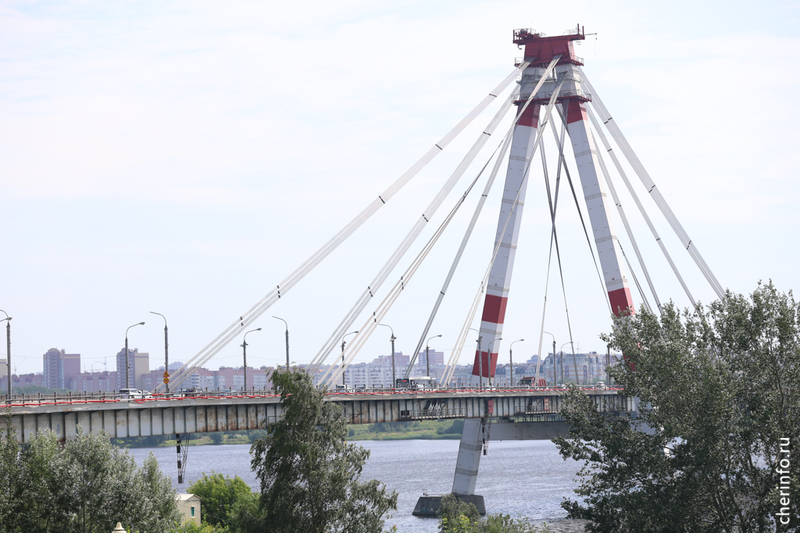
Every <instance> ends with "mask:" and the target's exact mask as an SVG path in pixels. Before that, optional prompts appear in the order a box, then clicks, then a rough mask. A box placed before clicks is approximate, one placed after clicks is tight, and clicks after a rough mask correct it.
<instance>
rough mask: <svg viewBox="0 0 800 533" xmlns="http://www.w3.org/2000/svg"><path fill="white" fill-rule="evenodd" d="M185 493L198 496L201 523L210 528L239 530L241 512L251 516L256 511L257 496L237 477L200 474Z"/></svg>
mask: <svg viewBox="0 0 800 533" xmlns="http://www.w3.org/2000/svg"><path fill="white" fill-rule="evenodd" d="M187 492H188V493H189V494H194V495H196V496H199V497H200V501H201V504H202V510H203V513H202V518H203V522H205V523H208V524H210V525H212V526H221V527H225V528H231V529H233V530H238V529H239V527H238V526H239V521H240V516H241V514H242V513H249V514H250V515H254V514H256V513H257V511H258V494H256V493H254V492H253V491H252V490H250V487H249V486H247V483H245V482H244V480H242V478H240V477H239V476H234V477H233V478H230V477H228V476H223V475H222V474H217V473H213V472H212V474H211V475H210V476H209V475H207V474H203V477H202V478H200V479H199V480H197V481H195V482H194V483H192V484H191V485H189V488H188V489H187Z"/></svg>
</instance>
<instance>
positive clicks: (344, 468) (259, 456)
mask: <svg viewBox="0 0 800 533" xmlns="http://www.w3.org/2000/svg"><path fill="white" fill-rule="evenodd" d="M272 382H273V384H274V388H275V391H276V393H277V394H279V395H280V397H281V401H282V403H283V408H284V418H283V419H282V420H280V421H278V422H276V423H275V424H273V425H271V426H270V428H269V429H270V433H269V435H268V436H267V437H265V438H263V439H259V440H257V441H256V442H255V443H253V445H252V447H251V450H250V453H251V455H252V461H251V466H252V468H253V470H254V471H255V473H256V476H257V477H258V479H259V481H260V482H261V512H262V515H261V517H260V518H259V520H258V524H257V525H256V528H257V530H259V531H270V532H274V533H282V532H287V533H294V532H297V531H303V532H304V533H315V532H317V533H323V532H346V533H367V532H378V531H381V529H382V527H383V516H384V515H385V514H386V513H388V512H389V511H391V510H394V509H396V508H397V494H396V493H387V491H386V488H385V487H384V486H382V485H381V484H380V483H379V482H378V481H375V480H371V481H366V482H361V481H359V477H360V475H361V470H362V467H363V466H364V463H365V462H366V460H367V458H368V457H369V451H368V450H366V449H364V448H362V447H360V446H356V445H352V444H348V443H347V442H345V439H346V437H347V425H346V422H345V419H344V416H343V415H342V408H341V407H340V406H338V405H337V404H335V403H334V402H326V401H324V393H323V392H322V391H318V390H316V389H315V388H314V386H313V385H312V382H311V377H310V376H309V375H308V374H307V373H305V372H302V371H298V370H282V369H278V370H276V371H275V372H274V373H273V374H272ZM256 528H254V529H256Z"/></svg>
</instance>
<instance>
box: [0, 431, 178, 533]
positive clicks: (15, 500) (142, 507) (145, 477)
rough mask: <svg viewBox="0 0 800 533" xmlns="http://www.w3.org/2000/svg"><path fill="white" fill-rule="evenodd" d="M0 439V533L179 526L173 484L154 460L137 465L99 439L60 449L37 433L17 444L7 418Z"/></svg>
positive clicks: (92, 437)
mask: <svg viewBox="0 0 800 533" xmlns="http://www.w3.org/2000/svg"><path fill="white" fill-rule="evenodd" d="M2 433H3V434H2V436H0V486H2V487H3V490H0V533H11V532H24V533H37V532H49V531H60V532H66V533H69V532H75V533H77V532H81V533H94V532H102V533H107V532H108V531H111V530H112V529H114V526H115V525H116V523H117V522H121V523H122V524H123V525H124V527H125V528H126V529H127V530H128V531H136V530H138V531H147V532H149V533H150V532H152V533H158V532H167V531H169V530H170V529H171V528H172V527H173V526H174V525H175V524H176V523H177V521H178V511H177V508H176V504H175V491H174V490H173V488H172V483H171V482H170V480H169V479H168V478H167V477H165V476H164V475H163V474H162V473H161V471H160V470H159V468H158V463H157V461H156V459H155V457H153V456H152V455H151V456H150V457H148V458H147V459H146V460H145V461H144V464H143V465H142V467H141V468H140V467H137V466H136V462H135V461H134V460H133V458H132V457H130V456H129V455H128V454H127V452H121V451H119V450H117V449H116V448H114V447H113V446H112V445H111V443H110V440H109V438H108V436H106V435H104V434H89V435H85V434H83V433H82V432H80V431H79V433H78V438H77V439H76V440H73V441H68V442H67V443H66V444H65V445H63V446H62V444H61V443H59V442H58V440H57V439H56V436H55V434H54V433H53V432H51V431H47V432H41V433H39V434H37V435H36V436H35V437H34V438H33V439H31V440H30V442H29V443H28V444H27V445H26V446H24V447H20V446H19V445H18V444H17V442H16V436H15V435H14V433H13V431H12V430H11V426H10V421H9V423H8V426H7V428H6V429H5V431H3V432H2Z"/></svg>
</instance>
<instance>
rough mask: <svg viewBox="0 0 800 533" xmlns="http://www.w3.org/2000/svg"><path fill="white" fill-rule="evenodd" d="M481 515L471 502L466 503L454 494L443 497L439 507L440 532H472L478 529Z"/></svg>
mask: <svg viewBox="0 0 800 533" xmlns="http://www.w3.org/2000/svg"><path fill="white" fill-rule="evenodd" d="M480 517H481V515H480V514H479V513H478V509H477V508H476V507H475V505H473V504H471V503H466V502H463V501H461V500H459V499H458V498H456V497H455V496H454V495H452V494H447V495H446V496H444V497H442V503H441V506H440V507H439V532H440V533H472V532H473V531H475V532H476V531H478V521H479V520H480Z"/></svg>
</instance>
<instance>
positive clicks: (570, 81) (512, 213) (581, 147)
mask: <svg viewBox="0 0 800 533" xmlns="http://www.w3.org/2000/svg"><path fill="white" fill-rule="evenodd" d="M584 38H585V36H584V34H583V32H582V31H580V29H579V30H578V31H577V32H575V33H570V34H567V35H559V36H556V37H545V36H543V35H542V34H539V33H535V32H533V31H532V30H526V29H522V30H516V31H515V32H514V43H515V44H517V45H520V46H524V48H525V61H530V65H529V66H528V67H527V68H526V69H525V70H524V71H523V74H522V79H521V80H520V82H519V83H520V84H521V85H522V87H521V91H520V103H519V105H521V104H522V103H523V102H524V101H525V100H527V98H528V96H529V95H530V92H531V87H532V86H533V84H534V83H535V82H536V81H538V80H539V79H540V78H541V76H542V74H543V72H544V67H546V66H547V65H548V64H549V63H550V62H551V61H552V60H553V58H554V57H556V56H559V55H560V58H559V60H558V63H557V65H556V68H555V75H554V76H553V77H552V79H548V80H546V81H545V83H544V84H543V85H542V87H541V89H540V90H539V92H538V93H537V94H535V95H534V97H533V100H534V104H532V105H530V106H529V107H528V109H526V110H525V112H524V113H523V114H522V115H521V116H520V118H519V119H518V120H517V123H516V125H515V127H514V137H513V143H512V146H511V151H510V157H509V162H508V170H507V173H506V182H505V188H504V191H503V203H502V208H501V211H500V217H499V220H498V225H497V234H496V238H495V248H496V249H499V252H498V254H497V257H496V259H495V261H494V264H493V265H492V270H491V274H490V277H489V284H488V286H487V290H486V297H485V300H484V305H483V313H482V316H481V329H480V335H481V342H480V345H481V348H480V350H479V351H476V354H475V361H474V363H473V369H472V375H473V376H481V377H486V378H493V377H494V374H495V368H496V366H497V354H498V352H499V350H500V345H499V344H500V342H499V341H500V338H501V336H502V330H503V322H504V320H505V311H506V306H507V304H508V296H509V292H510V287H511V275H512V273H513V268H514V257H515V253H516V247H517V239H518V236H519V227H520V222H521V219H522V212H523V206H524V200H525V189H526V186H527V174H528V170H529V168H530V160H531V157H532V155H533V148H534V145H535V140H536V135H537V133H538V125H539V124H538V119H539V110H540V105H541V103H543V102H546V101H547V100H548V99H549V98H550V97H551V96H552V95H553V91H554V90H556V86H557V84H560V86H561V90H560V92H559V95H558V101H559V103H560V105H561V106H562V109H563V111H564V115H565V116H566V119H567V131H568V132H569V136H570V139H571V142H572V148H573V152H574V154H575V160H576V164H577V167H578V173H579V175H580V180H581V185H582V187H583V195H584V200H585V201H586V207H587V210H588V213H589V220H590V224H591V227H592V233H593V236H594V241H595V246H596V247H597V251H598V256H599V259H600V266H601V268H602V270H603V278H604V281H605V284H606V290H607V291H608V298H609V301H610V303H611V308H612V310H613V312H614V313H615V314H617V315H619V314H621V313H623V312H628V311H631V312H632V310H633V299H632V297H631V291H630V288H629V286H628V282H627V279H626V278H625V275H624V272H623V269H622V263H623V260H622V252H621V250H620V247H619V243H618V241H617V236H616V234H615V233H614V229H613V225H612V223H611V220H610V219H609V217H608V210H609V208H610V207H613V206H611V205H610V200H609V198H608V195H607V192H606V190H605V185H604V184H603V182H602V181H601V180H599V179H598V168H599V166H600V163H599V159H598V155H597V150H596V146H595V144H594V140H593V138H592V135H591V133H590V130H589V127H590V126H589V120H588V117H587V114H586V108H585V105H586V102H588V101H590V100H591V97H590V95H589V94H587V93H586V92H585V91H584V90H583V87H582V85H581V81H582V78H581V73H580V70H579V69H578V67H579V66H580V65H581V64H582V60H581V59H580V58H579V57H577V56H576V55H575V51H574V47H573V41H575V40H582V39H584ZM526 89H527V92H526ZM498 246H499V248H498Z"/></svg>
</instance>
